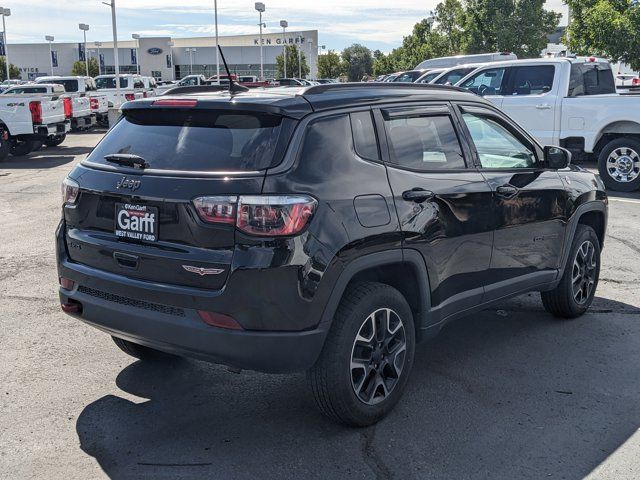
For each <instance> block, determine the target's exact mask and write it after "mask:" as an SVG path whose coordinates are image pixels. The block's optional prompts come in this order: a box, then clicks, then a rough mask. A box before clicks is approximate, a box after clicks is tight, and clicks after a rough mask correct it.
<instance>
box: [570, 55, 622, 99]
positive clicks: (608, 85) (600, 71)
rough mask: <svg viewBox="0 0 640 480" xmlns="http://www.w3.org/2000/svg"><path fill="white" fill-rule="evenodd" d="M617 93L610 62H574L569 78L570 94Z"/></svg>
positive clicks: (571, 95) (577, 95)
mask: <svg viewBox="0 0 640 480" xmlns="http://www.w3.org/2000/svg"><path fill="white" fill-rule="evenodd" d="M607 93H616V83H615V80H614V78H613V72H612V71H611V67H610V66H609V64H598V63H584V64H581V63H574V64H572V65H571V76H570V78H569V96H570V97H579V96H581V95H602V94H607Z"/></svg>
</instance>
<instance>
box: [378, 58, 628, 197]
mask: <svg viewBox="0 0 640 480" xmlns="http://www.w3.org/2000/svg"><path fill="white" fill-rule="evenodd" d="M505 56H506V55H505ZM470 57H473V58H470ZM454 58H457V59H459V60H463V61H464V60H465V59H471V60H476V62H474V63H462V64H459V65H453V66H449V67H443V66H441V63H438V59H433V63H432V64H428V63H427V62H430V61H431V60H429V61H427V62H423V63H421V64H420V65H418V66H417V67H416V69H414V70H411V71H407V72H398V73H396V74H393V75H390V76H388V77H387V78H384V79H381V81H385V82H394V83H395V82H410V83H428V84H435V85H454V86H458V87H461V88H463V89H465V90H469V91H471V92H473V93H475V94H477V95H479V96H482V97H485V98H486V99H487V100H489V101H491V102H492V103H493V104H495V105H496V106H498V107H499V108H501V109H502V110H503V111H504V112H505V113H507V114H508V115H510V116H511V117H512V118H514V119H515V120H516V121H517V122H519V123H520V125H522V126H523V127H524V128H525V129H526V130H528V131H529V132H531V133H532V134H533V135H535V137H536V138H537V139H538V141H540V142H541V143H542V144H544V145H558V146H562V147H565V148H567V149H568V150H569V151H571V153H572V155H573V158H574V160H575V161H580V160H583V159H588V158H593V159H597V162H598V168H599V171H600V174H601V176H602V179H603V181H604V182H605V184H606V185H607V188H609V189H612V190H620V191H627V192H629V191H635V190H638V189H640V97H638V98H636V97H634V96H632V95H620V94H619V93H617V90H616V80H615V78H614V74H613V72H612V69H611V65H610V63H609V62H608V61H607V60H606V59H602V58H596V57H557V58H554V57H547V58H538V59H528V60H518V59H508V60H506V61H505V60H502V61H497V60H500V56H496V57H492V58H490V59H488V61H484V62H477V60H478V58H477V56H468V57H454ZM447 61H451V60H450V59H447ZM445 63H446V62H445ZM632 83H633V81H631V84H632ZM631 86H632V85H630V87H631Z"/></svg>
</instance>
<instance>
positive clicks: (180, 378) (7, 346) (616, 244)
mask: <svg viewBox="0 0 640 480" xmlns="http://www.w3.org/2000/svg"><path fill="white" fill-rule="evenodd" d="M100 137H101V134H100V133H86V134H78V135H71V136H69V137H68V138H67V140H66V142H65V143H64V144H63V145H62V146H61V147H58V148H51V149H42V150H41V151H39V152H37V153H35V154H32V155H31V156H30V157H28V158H10V159H9V161H7V162H5V163H2V164H0V218H1V219H2V220H1V221H0V262H1V265H2V268H1V269H0V379H1V380H0V477H1V478H7V479H26V478H47V479H57V478H64V479H93V478H118V479H119V478H154V479H162V478H200V479H201V478H224V479H229V478H307V479H309V478H402V479H407V478H425V479H426V478H428V479H431V478H434V479H466V478H469V479H471V478H473V479H483V478H491V479H540V478H556V479H581V478H585V477H586V478H590V479H591V478H592V479H638V478H640V430H639V428H640V286H639V285H640V194H638V193H636V194H629V195H612V196H611V202H610V215H609V230H608V236H607V240H606V244H605V249H604V252H603V260H602V263H603V267H602V272H601V282H600V285H599V288H598V291H597V298H596V300H595V303H594V305H593V307H592V309H591V311H590V313H589V314H587V315H585V316H584V317H583V318H580V319H578V320H574V321H564V322H563V321H557V320H554V319H553V318H552V317H550V316H549V315H548V314H546V313H545V312H544V310H543V309H542V305H541V303H540V301H539V299H538V296H537V295H534V294H531V295H528V296H523V297H519V298H517V299H514V300H512V301H509V302H506V303H504V304H503V305H500V306H499V307H498V308H496V309H493V310H490V311H486V312H484V313H481V314H478V315H475V316H473V317H469V318H465V319H462V320H459V321H457V322H455V323H452V324H450V325H449V326H448V327H447V328H446V329H445V330H444V331H443V332H442V334H441V335H440V336H439V337H438V338H437V339H435V340H433V341H431V342H429V343H427V344H424V345H422V346H421V348H419V349H418V351H417V355H416V361H415V365H414V369H413V372H412V374H411V378H410V380H409V384H408V388H407V390H406V392H405V395H404V398H403V399H402V400H401V402H400V404H399V405H398V406H397V407H396V409H395V410H394V411H393V412H392V414H391V415H389V417H388V418H386V419H385V420H383V421H382V422H381V423H380V424H378V425H377V426H375V427H372V428H368V429H362V430H356V429H346V428H343V427H340V426H337V425H334V424H333V423H331V422H329V421H327V420H325V419H324V418H323V417H322V416H320V414H319V413H318V412H317V411H316V409H315V406H314V403H313V398H312V396H311V393H310V391H309V390H308V388H307V385H306V380H305V376H304V375H302V374H300V375H292V376H285V375H278V376H269V375H263V374H258V373H253V372H242V373H240V374H234V373H231V372H228V371H227V370H226V369H225V368H224V367H221V366H215V365H209V364H205V363H201V362H197V361H192V360H180V361H177V362H173V363H159V364H152V365H149V364H142V363H141V362H136V361H133V359H131V358H130V357H128V356H126V355H125V354H124V353H122V352H120V350H118V349H117V347H116V346H115V345H114V344H113V343H112V342H111V340H110V339H109V337H108V336H107V335H106V334H103V333H100V332H98V331H96V330H94V329H92V328H90V327H87V326H85V325H84V324H82V323H80V322H79V321H77V320H74V319H72V318H70V317H67V316H66V315H64V314H63V313H62V312H61V311H60V307H59V302H58V297H57V283H58V282H57V275H56V271H55V256H54V248H53V247H54V245H53V236H54V230H55V227H56V225H57V223H58V219H59V216H60V207H59V204H60V182H61V181H62V179H63V178H64V176H65V175H66V173H67V172H68V171H69V170H70V169H71V167H72V166H73V165H74V164H75V163H77V162H78V161H79V160H81V159H82V158H83V157H84V156H85V155H86V154H87V153H88V152H89V151H90V149H91V148H92V147H93V146H94V145H95V144H96V142H97V141H98V140H99V139H100Z"/></svg>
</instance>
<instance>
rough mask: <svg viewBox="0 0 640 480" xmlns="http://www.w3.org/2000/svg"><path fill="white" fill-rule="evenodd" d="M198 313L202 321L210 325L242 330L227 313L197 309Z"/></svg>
mask: <svg viewBox="0 0 640 480" xmlns="http://www.w3.org/2000/svg"><path fill="white" fill-rule="evenodd" d="M198 315H200V318H201V319H202V321H203V322H204V323H206V324H207V325H211V326H212V327H219V328H227V329H229V330H244V329H243V328H242V326H241V325H240V324H239V323H238V322H236V321H235V320H234V319H233V318H232V317H230V316H229V315H223V314H222V313H216V312H205V311H202V310H198Z"/></svg>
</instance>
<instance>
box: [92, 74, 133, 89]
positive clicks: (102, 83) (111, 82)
mask: <svg viewBox="0 0 640 480" xmlns="http://www.w3.org/2000/svg"><path fill="white" fill-rule="evenodd" d="M128 84H129V82H128V81H127V79H126V78H122V77H120V88H127V85H128ZM96 87H97V88H98V90H102V89H103V88H116V77H105V78H96Z"/></svg>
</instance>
